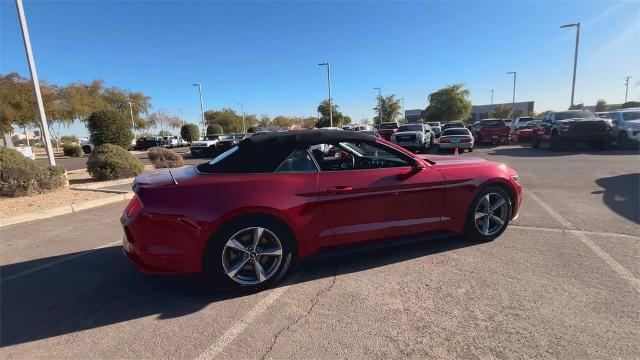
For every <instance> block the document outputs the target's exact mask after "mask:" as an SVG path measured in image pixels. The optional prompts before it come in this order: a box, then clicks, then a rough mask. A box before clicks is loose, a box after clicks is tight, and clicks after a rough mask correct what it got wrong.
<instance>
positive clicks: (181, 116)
mask: <svg viewBox="0 0 640 360" xmlns="http://www.w3.org/2000/svg"><path fill="white" fill-rule="evenodd" d="M178 111H180V119H181V120H182V126H184V114H183V113H182V109H178Z"/></svg>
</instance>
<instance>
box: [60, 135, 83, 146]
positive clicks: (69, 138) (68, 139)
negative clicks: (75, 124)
mask: <svg viewBox="0 0 640 360" xmlns="http://www.w3.org/2000/svg"><path fill="white" fill-rule="evenodd" d="M60 142H61V143H63V144H71V143H76V144H79V143H80V140H79V139H78V137H77V136H75V135H64V136H61V137H60Z"/></svg>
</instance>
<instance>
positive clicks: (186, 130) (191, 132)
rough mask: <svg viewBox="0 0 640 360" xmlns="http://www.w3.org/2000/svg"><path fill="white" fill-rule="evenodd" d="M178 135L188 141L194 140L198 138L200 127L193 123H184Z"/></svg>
mask: <svg viewBox="0 0 640 360" xmlns="http://www.w3.org/2000/svg"><path fill="white" fill-rule="evenodd" d="M180 136H182V138H183V139H184V140H185V141H188V142H192V141H196V140H198V139H200V129H198V126H197V125H195V124H185V125H184V126H183V127H182V129H180Z"/></svg>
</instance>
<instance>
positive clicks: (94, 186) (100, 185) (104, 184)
mask: <svg viewBox="0 0 640 360" xmlns="http://www.w3.org/2000/svg"><path fill="white" fill-rule="evenodd" d="M133 180H135V178H126V179H119V180H110V181H99V182H95V183H86V184H76V185H70V186H69V188H70V189H98V188H105V187H109V186H115V185H124V184H132V183H133Z"/></svg>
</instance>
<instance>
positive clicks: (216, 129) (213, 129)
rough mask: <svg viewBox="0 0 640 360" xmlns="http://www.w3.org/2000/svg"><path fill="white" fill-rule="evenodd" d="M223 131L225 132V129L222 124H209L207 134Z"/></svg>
mask: <svg viewBox="0 0 640 360" xmlns="http://www.w3.org/2000/svg"><path fill="white" fill-rule="evenodd" d="M222 133H224V129H223V128H222V126H220V125H218V124H211V125H209V126H207V135H213V134H222Z"/></svg>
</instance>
